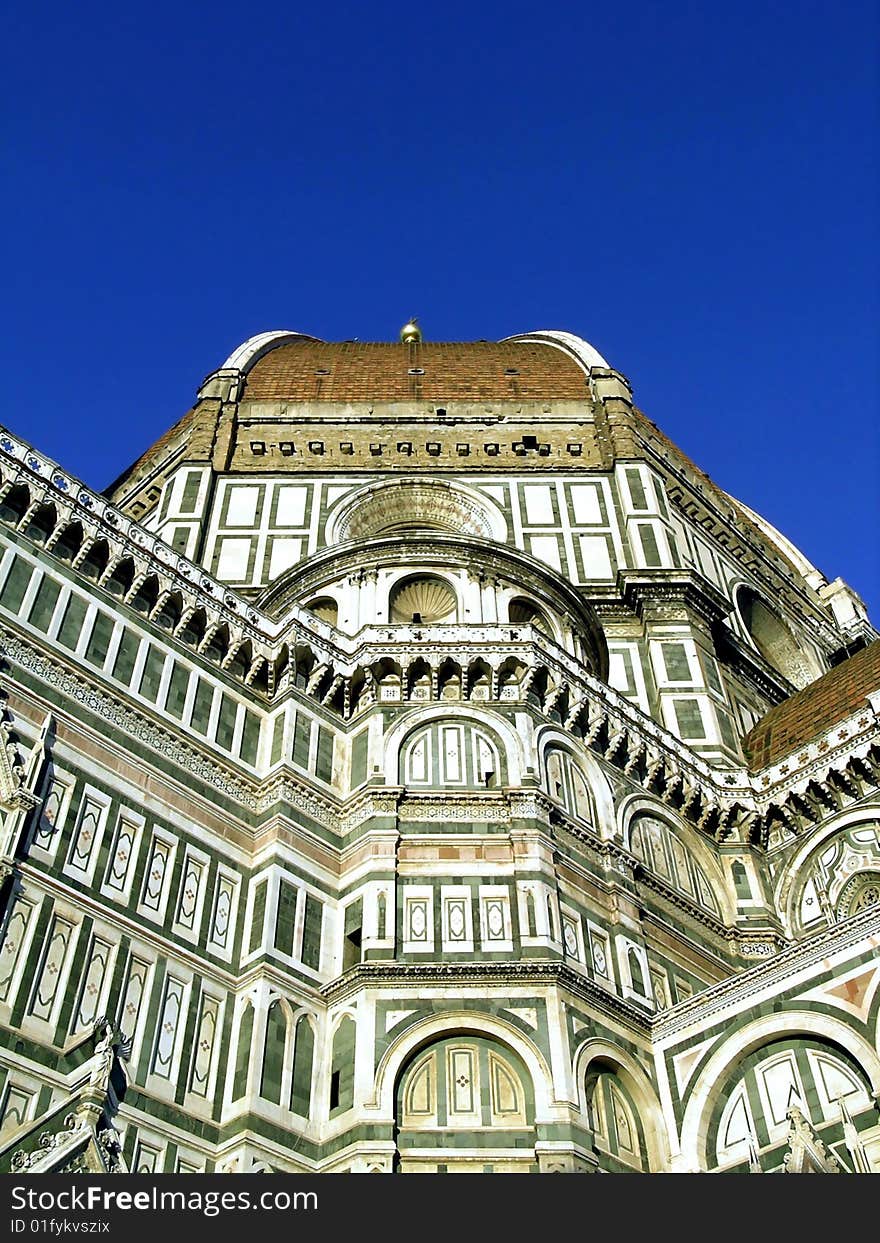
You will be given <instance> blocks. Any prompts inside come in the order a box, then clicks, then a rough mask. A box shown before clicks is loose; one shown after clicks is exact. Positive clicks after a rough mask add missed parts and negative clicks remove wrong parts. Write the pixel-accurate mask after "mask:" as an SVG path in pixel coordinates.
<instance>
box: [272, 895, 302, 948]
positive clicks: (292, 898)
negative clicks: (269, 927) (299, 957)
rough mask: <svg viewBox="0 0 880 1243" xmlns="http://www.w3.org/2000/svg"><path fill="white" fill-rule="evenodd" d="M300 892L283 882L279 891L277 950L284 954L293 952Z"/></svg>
mask: <svg viewBox="0 0 880 1243" xmlns="http://www.w3.org/2000/svg"><path fill="white" fill-rule="evenodd" d="M297 893H298V890H297V888H296V886H295V885H291V884H290V882H289V881H286V880H283V881H282V882H281V887H280V889H279V891H278V917H277V919H276V920H275V948H276V949H277V950H281V951H282V953H284V954H290V953H291V952H292V950H293V929H294V924H295V923H296V899H297Z"/></svg>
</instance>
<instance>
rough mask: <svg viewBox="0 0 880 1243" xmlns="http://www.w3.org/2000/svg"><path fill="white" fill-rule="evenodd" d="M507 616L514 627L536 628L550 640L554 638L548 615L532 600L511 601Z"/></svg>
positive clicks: (519, 599)
mask: <svg viewBox="0 0 880 1243" xmlns="http://www.w3.org/2000/svg"><path fill="white" fill-rule="evenodd" d="M507 616H508V617H509V619H510V621H511V623H512V624H513V625H516V626H534V628H535V629H536V630H540V631H541V633H542V634H545V635H547V637H548V638H550V639H552V638H553V627H552V626H551V624H550V621H549V619H548V618H547V615H546V613H545V612H544V610H543V609H542V608H541V607H540V606H539V605H537V604H535V603H534V601H532V600H526V599H525V598H523V597H518V598H517V599H515V600H511V602H510V605H509V608H508V612H507Z"/></svg>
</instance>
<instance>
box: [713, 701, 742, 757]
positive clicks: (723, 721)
mask: <svg viewBox="0 0 880 1243" xmlns="http://www.w3.org/2000/svg"><path fill="white" fill-rule="evenodd" d="M715 714H716V716H717V717H718V728H719V729H720V730H721V740H722V742H723V743H724V745H725V746H726V747H730V749H731V751H736V750H737V743H736V734H735V733H734V731H733V721H732V720H731V719H730V714H729V713H727V712H725V711H724V709H723V708H716V709H715Z"/></svg>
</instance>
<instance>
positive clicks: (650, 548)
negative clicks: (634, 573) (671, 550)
mask: <svg viewBox="0 0 880 1243" xmlns="http://www.w3.org/2000/svg"><path fill="white" fill-rule="evenodd" d="M639 538H640V539H641V541H642V556H643V558H644V561H645V565H647V566H659V565H662V561H661V558H660V545H659V544H658V543H657V533H656V531H655V530H654V528H653V527H652V526H648V524H647V523H642V524H641V525H640V526H639Z"/></svg>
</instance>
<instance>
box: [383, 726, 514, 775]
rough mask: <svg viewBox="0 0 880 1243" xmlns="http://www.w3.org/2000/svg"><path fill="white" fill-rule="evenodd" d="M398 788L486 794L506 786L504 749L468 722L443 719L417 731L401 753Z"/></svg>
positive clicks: (484, 731)
mask: <svg viewBox="0 0 880 1243" xmlns="http://www.w3.org/2000/svg"><path fill="white" fill-rule="evenodd" d="M399 780H400V783H401V785H404V786H407V787H421V788H422V789H430V790H444V789H450V788H453V789H459V790H487V789H490V790H491V789H495V788H497V787H498V786H501V785H504V784H506V782H507V766H506V764H505V760H504V753H503V749H502V748H501V746H500V745H499V743H498V742H497V741H496V740H495V739H494V738H492V737H491V736H490V735H489V733H488V731H487V730H485V729H482V728H481V727H480V726H478V725H475V724H474V723H473V722H471V721H466V720H461V721H459V720H452V719H444V720H439V721H432V722H431V723H430V724H429V725H423V726H422V727H421V729H417V730H416V731H415V732H414V733H412V734H411V735H410V737H409V738H408V739H407V740H406V741H405V743H404V745H403V747H402V748H401V753H400V777H399Z"/></svg>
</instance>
